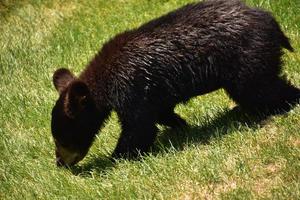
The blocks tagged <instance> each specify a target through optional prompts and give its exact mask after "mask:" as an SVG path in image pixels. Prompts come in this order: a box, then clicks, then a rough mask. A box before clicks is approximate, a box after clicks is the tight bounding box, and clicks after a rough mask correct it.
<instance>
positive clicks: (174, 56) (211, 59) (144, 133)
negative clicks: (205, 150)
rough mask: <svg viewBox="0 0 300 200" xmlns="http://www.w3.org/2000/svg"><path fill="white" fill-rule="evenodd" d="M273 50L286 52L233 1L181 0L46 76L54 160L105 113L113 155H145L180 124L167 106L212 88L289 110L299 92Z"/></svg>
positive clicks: (267, 19) (272, 32)
mask: <svg viewBox="0 0 300 200" xmlns="http://www.w3.org/2000/svg"><path fill="white" fill-rule="evenodd" d="M282 48H286V49H288V50H290V51H292V50H293V49H292V47H291V45H290V43H289V40H288V38H287V37H286V36H285V35H284V33H283V32H282V31H281V29H280V27H279V25H278V23H277V22H276V21H275V19H274V18H273V17H272V15H271V14H270V13H268V12H266V11H263V10H260V9H257V8H249V7H247V6H246V5H245V4H244V3H242V2H240V1H237V0H230V1H227V0H214V1H211V0H207V1H204V2H200V3H193V4H188V5H186V6H184V7H182V8H179V9H178V10H175V11H173V12H170V13H168V14H166V15H164V16H162V17H160V18H158V19H155V20H152V21H150V22H148V23H146V24H144V25H142V26H141V27H139V28H137V29H134V30H130V31H127V32H124V33H121V34H119V35H117V36H115V37H114V38H113V39H111V40H110V41H108V42H107V43H106V44H104V46H103V48H102V50H101V51H100V52H99V53H98V54H97V55H96V56H95V58H94V59H93V60H92V61H91V62H90V63H89V65H88V66H87V67H86V68H85V70H84V71H83V72H82V73H81V74H80V75H79V77H75V76H74V75H73V74H72V73H71V72H70V71H69V70H67V69H58V70H57V71H56V72H55V73H54V75H53V82H54V86H55V88H56V89H57V90H58V92H59V99H58V100H57V102H56V104H55V106H54V108H53V111H52V124H51V125H52V134H53V137H54V141H55V145H56V158H57V164H58V165H59V166H61V165H67V166H70V165H74V164H76V163H77V162H79V161H80V160H81V159H83V158H84V156H85V155H86V154H87V152H88V150H89V147H90V146H91V144H92V142H93V140H94V138H95V135H96V134H97V132H98V130H99V129H100V127H101V125H102V124H103V122H104V121H105V119H106V118H107V117H108V116H109V115H110V112H111V111H112V110H115V111H116V113H117V115H118V117H119V120H120V123H121V127H122V133H121V136H120V138H119V141H118V144H117V146H116V149H115V151H114V153H113V157H115V158H118V157H123V156H126V157H127V156H129V157H135V156H138V154H139V153H145V152H147V151H148V150H149V148H150V147H151V145H152V144H153V142H154V140H155V137H156V133H157V127H156V124H157V123H158V124H163V125H167V126H170V127H172V128H176V127H181V126H184V125H186V122H185V121H184V120H183V119H182V118H181V117H180V116H178V115H177V114H176V113H174V107H175V105H176V104H178V103H181V102H185V101H187V100H189V99H190V98H191V97H194V96H197V95H202V94H205V93H208V92H211V91H214V90H217V89H220V88H224V89H225V90H226V91H227V93H228V94H229V96H230V97H231V98H232V99H233V100H234V101H235V102H236V103H237V104H239V105H240V106H241V107H242V108H244V109H245V110H249V111H254V110H258V111H266V110H271V111H272V110H278V109H289V108H291V106H292V105H295V104H296V103H297V102H298V101H299V98H300V90H299V89H298V88H296V87H294V86H292V85H291V84H290V83H289V82H288V81H287V80H285V79H284V78H282V76H280V74H281V71H282V70H281V56H282V54H283V51H282Z"/></svg>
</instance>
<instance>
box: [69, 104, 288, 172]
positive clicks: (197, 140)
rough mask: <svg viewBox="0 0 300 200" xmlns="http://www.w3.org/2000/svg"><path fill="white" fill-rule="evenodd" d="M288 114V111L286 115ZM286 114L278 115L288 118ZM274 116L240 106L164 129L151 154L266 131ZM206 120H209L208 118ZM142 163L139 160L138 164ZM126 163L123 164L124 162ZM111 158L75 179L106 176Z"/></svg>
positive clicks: (95, 162) (81, 168)
mask: <svg viewBox="0 0 300 200" xmlns="http://www.w3.org/2000/svg"><path fill="white" fill-rule="evenodd" d="M286 112H287V111H286ZM286 112H281V113H276V114H284V113H286ZM273 115H275V114H274V113H268V114H266V113H255V114H254V113H247V112H244V111H243V110H241V109H240V108H239V107H238V106H237V107H235V108H233V109H231V110H226V111H225V112H220V113H218V114H217V116H216V117H215V118H213V119H211V117H207V120H204V121H205V122H204V123H203V124H201V125H199V126H188V127H185V128H183V129H181V130H173V129H164V130H162V131H161V132H160V134H159V135H158V137H157V140H156V143H155V145H154V147H153V148H152V150H151V154H152V155H154V156H155V155H157V154H162V153H164V152H168V151H169V150H171V149H175V150H177V151H180V150H183V148H184V147H185V146H186V144H199V145H207V144H209V143H210V141H211V140H212V139H213V138H219V137H222V136H224V135H226V134H230V133H232V132H233V131H235V130H243V129H249V128H250V129H252V130H256V129H258V128H260V127H262V126H263V125H264V124H265V123H266V122H267V121H268V119H269V118H270V116H273ZM204 119H206V118H204ZM134 161H135V162H139V160H134ZM120 162H122V161H120ZM115 163H116V162H115V161H113V160H112V159H111V158H110V157H95V158H92V160H91V161H89V162H88V163H84V164H83V165H81V166H75V167H72V168H71V171H72V173H73V174H74V175H79V176H92V173H93V172H96V173H105V172H106V171H108V170H110V169H112V168H113V167H114V165H115Z"/></svg>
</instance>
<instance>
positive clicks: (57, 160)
mask: <svg viewBox="0 0 300 200" xmlns="http://www.w3.org/2000/svg"><path fill="white" fill-rule="evenodd" d="M56 165H57V167H63V166H66V163H65V162H64V161H63V160H62V159H61V157H56Z"/></svg>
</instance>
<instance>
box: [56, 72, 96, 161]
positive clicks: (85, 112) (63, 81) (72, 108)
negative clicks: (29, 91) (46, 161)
mask: <svg viewBox="0 0 300 200" xmlns="http://www.w3.org/2000/svg"><path fill="white" fill-rule="evenodd" d="M53 83H54V86H55V88H56V90H57V91H58V93H59V98H58V100H57V102H56V104H55V106H54V108H53V110H52V120H51V129H52V135H53V138H54V142H55V147H56V148H55V153H56V162H57V165H58V166H71V165H74V164H76V163H77V162H79V161H80V160H82V159H83V158H84V157H85V155H86V154H87V152H88V150H89V148H90V146H91V144H92V142H93V140H94V137H95V135H96V134H97V132H98V130H99V127H100V123H101V122H100V121H99V111H98V110H97V108H96V105H95V103H94V100H93V98H92V96H91V93H90V91H89V88H88V87H87V85H86V84H85V83H84V82H83V81H80V80H79V79H77V78H76V77H75V76H74V75H73V74H72V73H71V72H70V71H69V70H67V69H64V68H61V69H58V70H57V71H56V72H55V73H54V75H53Z"/></svg>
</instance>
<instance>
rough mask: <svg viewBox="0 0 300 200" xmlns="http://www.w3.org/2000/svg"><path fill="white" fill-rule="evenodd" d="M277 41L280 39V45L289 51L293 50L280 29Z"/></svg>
mask: <svg viewBox="0 0 300 200" xmlns="http://www.w3.org/2000/svg"><path fill="white" fill-rule="evenodd" d="M279 41H280V44H281V46H282V47H284V48H286V49H287V50H289V51H291V52H293V51H294V48H293V47H292V45H291V43H290V40H289V38H288V37H286V36H285V35H284V33H283V32H282V31H281V30H280V33H279Z"/></svg>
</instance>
